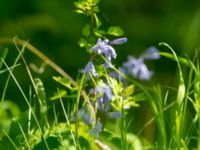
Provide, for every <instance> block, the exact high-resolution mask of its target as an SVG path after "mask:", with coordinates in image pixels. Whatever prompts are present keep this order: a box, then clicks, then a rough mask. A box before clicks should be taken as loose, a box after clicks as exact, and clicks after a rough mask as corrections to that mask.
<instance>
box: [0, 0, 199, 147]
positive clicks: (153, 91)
mask: <svg viewBox="0 0 200 150" xmlns="http://www.w3.org/2000/svg"><path fill="white" fill-rule="evenodd" d="M74 4H75V7H76V10H75V12H77V13H79V14H82V15H85V17H87V20H88V22H86V23H85V25H84V26H83V29H82V37H80V40H79V42H78V44H79V46H80V47H81V48H83V49H84V50H85V51H86V52H88V55H89V61H92V62H94V65H93V64H92V67H91V66H90V68H92V69H93V70H92V71H93V72H94V70H95V69H96V70H95V72H97V74H98V75H93V72H87V71H83V70H84V69H80V72H79V73H77V74H78V75H77V79H76V81H74V79H72V78H71V77H70V76H68V74H67V73H65V72H64V71H63V70H62V69H61V68H59V67H58V66H57V65H56V64H55V63H54V62H52V63H50V62H51V61H50V60H49V59H48V58H47V57H46V56H45V55H44V56H43V54H42V53H41V52H40V51H38V50H37V49H35V48H34V47H32V46H30V45H29V46H27V47H26V46H25V45H26V44H27V43H26V44H24V43H23V42H20V41H18V42H17V41H16V40H15V41H14V44H15V46H16V48H17V49H18V50H19V54H18V56H17V58H16V59H15V60H14V63H13V65H11V66H9V65H8V64H7V62H6V61H5V60H6V58H7V55H8V54H9V53H8V49H4V50H3V52H2V53H1V55H0V58H1V59H0V69H1V70H0V75H5V76H6V77H7V79H6V80H5V82H6V84H5V86H4V89H3V91H2V92H3V93H2V95H1V102H0V149H8V150H12V149H14V150H15V149H20V150H21V149H33V150H40V149H44V150H57V149H58V150H66V149H67V150H75V149H76V150H99V149H101V150H110V149H114V150H121V149H123V150H142V149H147V150H150V149H164V150H166V149H200V133H199V130H200V66H199V65H200V64H199V57H198V54H196V56H195V57H194V59H193V60H191V59H190V58H189V57H187V56H186V57H183V56H178V55H177V54H176V52H175V50H173V49H172V48H171V47H170V46H169V45H168V44H166V43H160V45H163V46H165V47H167V48H168V49H169V50H170V52H160V54H161V55H162V56H163V57H166V58H168V59H170V60H173V61H175V62H176V64H177V66H178V71H177V72H178V76H174V78H175V79H174V80H176V81H177V82H175V83H173V84H172V83H170V85H167V86H165V85H163V84H162V83H161V82H160V81H158V83H156V85H153V86H152V84H153V83H151V82H148V81H140V80H137V79H135V78H130V77H129V76H127V75H125V74H123V73H122V72H121V71H120V69H119V70H118V69H117V67H115V66H114V65H112V64H111V62H110V60H109V61H107V59H106V58H104V56H98V55H99V53H103V54H104V55H105V56H106V57H108V58H110V59H111V56H112V55H114V52H115V51H114V50H113V49H112V47H111V45H112V44H113V43H112V42H110V41H109V40H108V37H109V38H113V37H121V36H123V35H124V31H123V30H122V29H121V28H120V27H119V26H106V25H104V24H103V23H104V21H103V19H102V18H101V17H100V15H101V14H100V8H99V0H79V1H77V2H75V3H74ZM98 38H101V39H103V40H102V41H103V42H102V43H100V48H98V49H97V51H95V52H92V51H91V50H90V49H91V47H93V46H94V45H95V43H96V41H97V39H98ZM104 40H105V41H104ZM106 40H107V41H106ZM106 42H107V43H106ZM18 44H19V45H22V48H21V49H20V48H19V46H18ZM98 44H99V43H97V45H98ZM109 44H111V45H109ZM102 45H103V46H107V47H106V48H107V49H103V50H104V51H100V52H99V51H98V50H99V49H101V46H102ZM98 46H99V45H98ZM26 48H27V49H28V48H29V49H31V52H33V53H36V55H37V56H38V57H40V58H41V57H43V58H44V61H45V63H46V62H48V65H50V66H51V67H52V68H54V69H55V68H56V69H55V70H56V71H57V72H58V73H60V72H61V73H60V74H61V75H63V76H64V77H61V76H53V77H52V78H53V80H54V81H55V82H56V83H58V84H56V86H58V87H59V86H61V87H62V88H61V89H60V88H58V87H57V90H56V91H52V90H53V89H55V88H54V87H53V88H52V89H51V90H50V91H51V92H49V90H48V88H46V86H45V85H44V83H45V82H44V83H43V80H46V78H45V79H43V80H42V78H39V77H36V78H35V76H36V75H35V74H32V73H31V71H30V70H29V66H28V65H27V64H26V62H25V61H24V60H25V59H24V57H25V55H24V53H23V52H24V50H25V49H26ZM106 50H110V51H112V52H111V54H110V52H107V53H106V52H105V51H106ZM110 55H111V56H110ZM74 57H76V55H75V56H74ZM20 58H22V59H23V64H22V65H18V61H19V60H20ZM105 61H106V62H108V63H109V64H110V68H106V67H105V66H104V65H105V64H104V65H102V62H105ZM142 61H144V60H142ZM145 61H146V60H145ZM138 65H140V64H138ZM4 66H5V67H6V69H4V68H3V67H4ZM24 66H25V67H26V68H27V71H28V73H27V74H28V77H29V78H30V79H31V82H30V87H31V88H30V91H29V97H27V96H26V93H27V89H25V87H24V88H22V86H21V84H20V82H18V74H17V73H16V74H15V72H14V69H15V68H16V67H20V69H24V68H21V67H24ZM142 67H143V69H144V70H145V69H146V66H145V65H144V64H143V66H142ZM94 68H95V69H94ZM136 71H137V70H136ZM113 72H114V73H117V77H114V76H111V74H110V73H113ZM138 72H139V73H141V72H140V71H138ZM40 75H41V76H42V74H40ZM0 77H2V76H0ZM50 78H51V77H50ZM52 78H51V80H52ZM11 79H12V80H13V81H14V83H15V84H16V85H17V88H18V90H19V91H20V94H22V98H20V99H17V101H20V103H25V104H26V106H25V107H23V109H22V108H21V106H19V105H17V104H16V102H13V100H14V99H13V100H12V99H9V100H7V99H6V96H9V97H11V98H12V95H6V91H7V90H13V89H12V87H10V88H9V85H12V84H13V83H12V84H9V83H10V82H9V81H10V80H11ZM32 79H33V80H32ZM165 80H166V82H169V81H170V80H169V79H168V78H165ZM168 80H169V81H168ZM19 81H20V80H19ZM170 82H171V81H170ZM48 83H51V81H48ZM52 85H53V84H52ZM172 86H173V87H172ZM32 89H33V90H32ZM13 91H14V90H13ZM49 95H50V96H51V97H49ZM58 100H59V101H58ZM59 102H60V103H59ZM137 111H141V112H142V114H139V115H138V114H137ZM52 114H53V115H52ZM150 125H152V126H150ZM149 133H152V135H149Z"/></svg>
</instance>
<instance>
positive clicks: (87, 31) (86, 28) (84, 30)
mask: <svg viewBox="0 0 200 150" xmlns="http://www.w3.org/2000/svg"><path fill="white" fill-rule="evenodd" d="M82 32H83V35H84V36H85V37H88V36H90V26H89V24H86V26H85V27H84V28H83V31H82Z"/></svg>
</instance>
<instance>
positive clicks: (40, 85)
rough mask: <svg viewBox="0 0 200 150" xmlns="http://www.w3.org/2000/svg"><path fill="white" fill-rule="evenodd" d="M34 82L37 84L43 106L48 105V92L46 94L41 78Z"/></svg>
mask: <svg viewBox="0 0 200 150" xmlns="http://www.w3.org/2000/svg"><path fill="white" fill-rule="evenodd" d="M34 82H35V86H36V90H37V92H38V96H39V98H40V100H41V101H42V103H43V104H46V99H47V98H46V92H45V88H44V85H43V82H42V80H41V79H40V78H35V79H34Z"/></svg>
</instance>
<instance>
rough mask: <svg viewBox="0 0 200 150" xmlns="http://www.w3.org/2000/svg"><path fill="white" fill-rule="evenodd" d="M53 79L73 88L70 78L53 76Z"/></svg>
mask: <svg viewBox="0 0 200 150" xmlns="http://www.w3.org/2000/svg"><path fill="white" fill-rule="evenodd" d="M53 79H54V80H55V81H56V82H58V83H60V84H62V85H63V86H65V87H67V88H69V89H72V86H71V81H70V80H69V79H66V78H62V77H55V76H54V77H53Z"/></svg>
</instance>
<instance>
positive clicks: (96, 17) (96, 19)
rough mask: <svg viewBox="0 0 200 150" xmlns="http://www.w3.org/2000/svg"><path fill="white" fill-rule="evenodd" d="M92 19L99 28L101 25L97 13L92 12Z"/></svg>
mask: <svg viewBox="0 0 200 150" xmlns="http://www.w3.org/2000/svg"><path fill="white" fill-rule="evenodd" d="M94 19H95V22H96V25H97V28H99V27H100V26H101V20H100V19H99V18H98V16H97V14H96V13H95V14H94Z"/></svg>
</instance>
